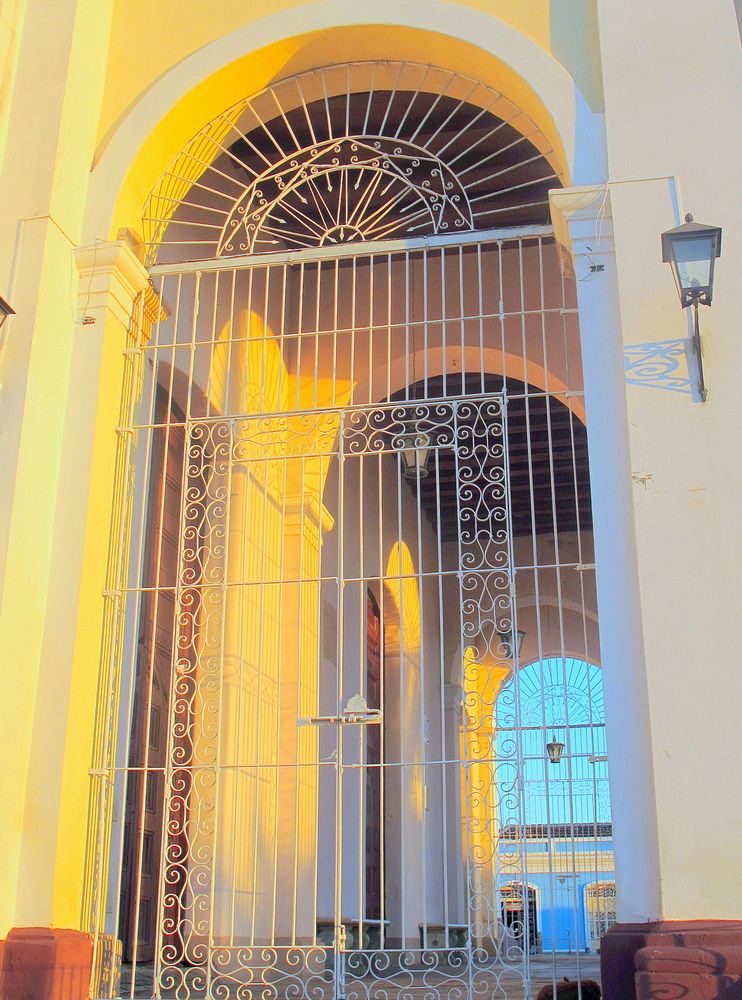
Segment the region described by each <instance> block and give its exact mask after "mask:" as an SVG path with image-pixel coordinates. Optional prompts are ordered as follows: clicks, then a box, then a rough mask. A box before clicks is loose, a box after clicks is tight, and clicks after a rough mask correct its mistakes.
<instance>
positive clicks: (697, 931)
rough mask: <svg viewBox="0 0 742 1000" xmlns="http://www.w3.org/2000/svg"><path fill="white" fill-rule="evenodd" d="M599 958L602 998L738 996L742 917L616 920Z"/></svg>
mask: <svg viewBox="0 0 742 1000" xmlns="http://www.w3.org/2000/svg"><path fill="white" fill-rule="evenodd" d="M600 964H601V979H602V984H603V997H604V1000H742V921H737V920H694V921H687V922H685V921H662V922H658V923H647V924H617V925H616V926H615V927H614V928H612V929H611V930H610V931H609V932H608V933H607V934H606V935H605V936H604V937H603V939H602V941H601V954H600Z"/></svg>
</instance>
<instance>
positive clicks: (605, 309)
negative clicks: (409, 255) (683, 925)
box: [550, 187, 661, 923]
mask: <svg viewBox="0 0 742 1000" xmlns="http://www.w3.org/2000/svg"><path fill="white" fill-rule="evenodd" d="M550 201H551V211H552V217H553V219H554V224H555V228H556V235H557V239H558V240H559V242H560V243H561V244H562V246H564V247H566V248H567V250H568V252H569V253H570V254H571V256H572V259H573V261H574V269H575V277H576V282H577V297H578V307H579V318H580V339H581V344H582V363H583V369H584V381H585V407H586V412H587V431H588V451H589V456H590V485H591V492H592V509H593V531H594V536H595V563H596V584H597V596H598V614H599V621H600V649H601V662H602V666H603V686H604V693H605V716H606V733H607V741H608V769H609V777H610V788H611V810H612V818H613V844H614V851H615V859H616V887H617V896H618V919H619V921H620V922H622V923H623V922H634V921H636V922H640V921H645V920H655V919H658V918H659V917H660V905H661V902H660V876H659V848H658V838H657V816H656V801H655V790H654V778H653V767H652V740H651V732H650V719H649V704H648V694H647V678H646V671H645V659H644V640H643V634H642V620H641V602H640V593H639V578H638V568H637V555H636V538H635V533H634V514H633V499H632V493H631V464H630V452H629V428H628V419H627V409H626V393H625V386H624V373H623V372H624V362H623V341H622V337H621V320H620V313H619V304H618V289H617V279H616V264H615V256H614V250H613V233H612V223H611V210H610V197H609V194H608V191H607V188H606V187H584V188H572V189H565V190H562V191H552V192H551V195H550Z"/></svg>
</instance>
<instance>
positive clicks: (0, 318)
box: [0, 295, 15, 330]
mask: <svg viewBox="0 0 742 1000" xmlns="http://www.w3.org/2000/svg"><path fill="white" fill-rule="evenodd" d="M8 316H15V309H13V308H12V307H11V305H10V303H9V302H6V301H5V299H4V298H3V297H2V295H0V330H1V329H2V327H3V324H4V323H5V320H6V319H7V318H8Z"/></svg>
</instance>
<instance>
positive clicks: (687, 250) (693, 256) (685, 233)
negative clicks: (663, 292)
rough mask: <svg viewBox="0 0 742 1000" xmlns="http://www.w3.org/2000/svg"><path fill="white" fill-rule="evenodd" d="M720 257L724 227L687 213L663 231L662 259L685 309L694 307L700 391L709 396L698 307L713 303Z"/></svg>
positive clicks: (695, 346)
mask: <svg viewBox="0 0 742 1000" xmlns="http://www.w3.org/2000/svg"><path fill="white" fill-rule="evenodd" d="M720 256H721V229H720V228H719V227H718V226H702V225H701V224H700V223H698V222H694V221H693V216H692V215H686V217H685V224H684V225H682V226H676V228H675V229H668V231H667V232H666V233H663V234H662V260H663V261H665V263H667V264H669V265H670V266H671V267H672V274H673V278H674V279H675V285H676V286H677V289H678V295H679V296H680V304H681V306H682V307H683V309H687V308H688V306H693V312H694V317H693V347H694V349H695V352H696V358H697V360H698V376H699V378H698V381H699V386H698V388H699V393H700V396H701V399H702V400H705V399H706V386H705V383H704V379H703V359H702V357H701V335H700V332H699V328H698V306H699V304H700V305H704V306H710V305H711V299H712V296H713V292H714V264H715V261H716V258H717V257H720Z"/></svg>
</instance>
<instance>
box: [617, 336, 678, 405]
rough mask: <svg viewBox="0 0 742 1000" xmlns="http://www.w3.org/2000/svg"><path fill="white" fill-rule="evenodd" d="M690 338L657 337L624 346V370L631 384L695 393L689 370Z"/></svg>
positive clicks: (667, 390) (668, 390)
mask: <svg viewBox="0 0 742 1000" xmlns="http://www.w3.org/2000/svg"><path fill="white" fill-rule="evenodd" d="M691 351H692V345H691V342H690V341H689V340H655V341H651V342H650V343H647V344H629V345H628V346H627V347H625V348H624V372H625V373H626V381H627V382H628V384H629V385H640V386H643V387H644V388H647V389H664V390H665V391H666V392H682V393H685V394H686V395H689V396H692V395H694V390H693V385H692V383H691V379H690V375H689V370H690V364H689V356H690V352H691Z"/></svg>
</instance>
